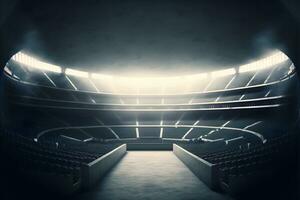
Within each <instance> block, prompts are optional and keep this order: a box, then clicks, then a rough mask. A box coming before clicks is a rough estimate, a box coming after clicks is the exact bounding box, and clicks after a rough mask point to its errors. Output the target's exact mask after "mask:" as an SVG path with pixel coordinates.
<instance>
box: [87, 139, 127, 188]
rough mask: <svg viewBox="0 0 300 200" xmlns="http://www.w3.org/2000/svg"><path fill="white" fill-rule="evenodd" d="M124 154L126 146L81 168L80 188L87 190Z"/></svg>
mask: <svg viewBox="0 0 300 200" xmlns="http://www.w3.org/2000/svg"><path fill="white" fill-rule="evenodd" d="M125 154H126V144H123V145H121V146H119V147H118V148H116V149H114V150H112V151H110V152H109V153H107V154H105V155H103V156H101V157H100V158H98V159H96V160H94V161H92V162H90V163H88V164H84V165H82V167H81V173H82V179H81V180H82V187H83V188H84V189H88V188H90V187H91V186H93V185H94V184H95V183H96V182H97V181H99V179H100V178H101V177H102V176H103V175H105V173H106V172H108V171H109V170H110V169H111V168H112V167H113V166H114V165H115V164H116V163H118V161H119V160H120V159H121V158H122V157H123V156H124V155H125Z"/></svg>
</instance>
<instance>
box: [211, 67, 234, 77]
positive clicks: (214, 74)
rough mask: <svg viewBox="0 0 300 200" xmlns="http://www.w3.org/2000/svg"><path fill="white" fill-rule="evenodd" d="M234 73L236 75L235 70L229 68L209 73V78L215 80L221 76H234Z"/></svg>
mask: <svg viewBox="0 0 300 200" xmlns="http://www.w3.org/2000/svg"><path fill="white" fill-rule="evenodd" d="M235 73H236V70H235V68H229V69H223V70H218V71H214V72H212V73H211V76H212V77H213V78H217V77H222V76H229V75H234V74H235Z"/></svg>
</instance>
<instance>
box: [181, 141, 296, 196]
mask: <svg viewBox="0 0 300 200" xmlns="http://www.w3.org/2000/svg"><path fill="white" fill-rule="evenodd" d="M181 146H182V147H183V148H185V149H186V150H188V151H189V152H191V153H193V154H195V155H197V156H198V157H200V158H202V159H204V160H205V161H207V162H208V163H210V164H211V165H213V166H216V167H217V169H218V170H217V171H216V172H215V173H217V174H215V175H214V177H217V179H218V180H219V183H220V187H221V188H222V189H223V190H225V191H226V192H229V193H232V194H235V193H236V192H245V190H247V189H249V188H250V187H252V186H254V185H253V184H256V185H255V187H258V186H257V184H258V183H260V181H261V180H262V179H264V178H266V179H267V178H271V177H266V176H268V175H272V173H273V175H274V173H275V174H276V172H278V173H280V172H279V171H278V170H280V169H281V168H283V167H285V166H287V165H289V164H288V163H289V160H290V159H289V158H292V159H294V158H293V156H294V155H295V153H294V152H295V149H294V148H295V136H294V135H283V136H280V137H277V138H274V139H271V140H269V141H268V142H267V143H266V144H257V145H254V146H252V145H249V144H248V145H243V146H237V145H233V146H230V147H227V148H223V149H221V150H219V151H216V150H215V149H214V150H213V151H214V152H212V151H207V150H204V149H203V146H202V145H198V146H197V145H181ZM281 173H282V172H281Z"/></svg>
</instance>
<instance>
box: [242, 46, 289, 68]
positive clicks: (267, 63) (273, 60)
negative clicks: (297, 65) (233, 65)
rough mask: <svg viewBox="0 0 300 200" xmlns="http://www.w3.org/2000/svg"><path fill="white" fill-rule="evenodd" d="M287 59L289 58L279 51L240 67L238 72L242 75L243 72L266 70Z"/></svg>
mask: <svg viewBox="0 0 300 200" xmlns="http://www.w3.org/2000/svg"><path fill="white" fill-rule="evenodd" d="M288 59H289V58H288V57H287V56H286V55H285V54H284V53H283V52H281V51H279V52H277V53H275V54H273V55H271V56H269V57H266V58H263V59H261V60H258V61H255V62H252V63H249V64H246V65H242V66H240V67H239V72H240V73H244V72H250V71H257V70H262V69H266V68H269V67H272V66H274V65H277V64H280V63H282V62H284V61H286V60H288Z"/></svg>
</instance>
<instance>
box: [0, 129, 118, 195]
mask: <svg viewBox="0 0 300 200" xmlns="http://www.w3.org/2000/svg"><path fill="white" fill-rule="evenodd" d="M1 138H2V139H1V141H2V144H3V149H2V150H3V151H4V154H5V155H6V156H7V158H8V159H9V161H10V165H12V166H14V167H15V168H16V169H17V171H18V172H20V173H21V174H25V176H26V175H27V176H29V177H37V179H43V178H46V179H47V180H41V183H49V182H51V181H53V180H55V181H54V182H56V183H54V185H58V184H59V182H64V181H65V182H68V183H65V185H67V184H71V187H70V188H72V186H74V187H75V188H76V189H77V188H80V183H81V179H82V177H81V175H82V174H81V171H82V170H81V168H82V166H83V165H87V164H89V163H91V162H93V161H95V160H96V159H98V158H100V157H101V156H103V155H104V154H107V153H108V152H111V151H112V150H114V149H116V148H117V147H118V146H120V144H103V145H101V144H100V145H98V146H97V151H94V152H89V151H87V150H85V149H82V150H80V149H76V148H72V147H71V148H69V147H68V146H64V147H55V146H54V145H51V144H47V145H46V144H40V143H37V142H35V141H33V140H31V139H29V138H26V137H23V136H21V135H19V134H12V133H10V132H5V131H4V134H2V135H1ZM66 180H67V181H66ZM54 189H56V188H54ZM58 190H60V188H58ZM71 190H72V189H71ZM60 192H65V191H60ZM71 192H73V191H71Z"/></svg>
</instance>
